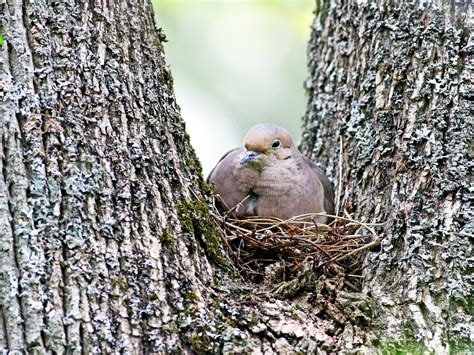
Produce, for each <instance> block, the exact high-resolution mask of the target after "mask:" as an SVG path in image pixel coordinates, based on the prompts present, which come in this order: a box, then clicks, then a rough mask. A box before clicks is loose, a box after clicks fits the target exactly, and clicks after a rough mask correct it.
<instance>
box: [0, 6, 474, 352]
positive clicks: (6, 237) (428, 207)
mask: <svg viewBox="0 0 474 355" xmlns="http://www.w3.org/2000/svg"><path fill="white" fill-rule="evenodd" d="M425 13H426V14H428V15H425ZM0 14H1V18H0V33H1V34H3V36H4V37H5V42H4V43H3V45H2V46H1V47H0V95H1V96H0V118H1V124H0V127H1V128H0V129H1V132H0V133H1V134H0V137H1V141H0V142H1V145H0V152H1V154H2V159H1V163H0V164H1V169H0V174H1V175H0V352H10V351H11V352H14V351H17V352H31V353H46V352H58V353H65V352H72V353H80V352H84V353H98V352H106V353H112V352H124V353H169V352H186V353H190V352H255V353H264V352H265V353H274V352H278V351H279V352H294V351H301V352H308V353H314V352H316V351H318V353H325V352H327V353H329V352H336V351H342V352H354V351H357V350H361V351H364V352H380V351H381V350H393V349H395V348H397V349H400V348H404V349H406V348H410V347H411V348H413V346H415V345H413V346H412V344H411V343H410V342H414V340H417V341H420V348H421V347H424V348H423V349H428V350H438V349H441V350H448V347H449V346H450V345H451V344H452V347H451V348H450V349H454V348H455V349H463V346H464V345H465V344H466V334H467V330H466V329H467V328H466V327H467V326H469V325H468V322H469V321H470V319H469V315H468V311H469V310H468V305H467V302H469V299H468V296H469V295H467V294H466V292H468V291H469V288H468V287H467V288H466V286H467V283H468V281H469V280H468V278H467V271H466V270H467V262H468V260H467V258H468V256H469V253H470V249H469V248H470V245H469V244H468V240H467V238H468V237H469V233H470V231H469V230H468V229H467V228H468V227H467V223H468V221H469V218H470V216H468V210H467V203H468V200H467V199H468V194H467V188H468V186H467V184H468V179H467V168H468V161H467V159H468V158H467V155H466V154H467V152H466V151H467V140H468V139H469V137H470V136H469V134H472V132H470V131H469V129H471V127H470V126H468V125H467V118H469V117H468V115H469V112H468V110H469V103H470V101H469V100H471V99H472V96H471V94H470V91H472V88H471V87H470V86H469V85H472V83H470V82H469V80H470V77H469V74H470V73H469V70H470V69H472V63H473V59H472V48H473V45H472V41H471V42H468V40H467V38H468V37H469V36H471V34H470V33H471V32H470V29H469V28H468V27H467V21H466V20H465V18H463V17H461V16H457V14H458V13H457V12H456V8H454V10H453V12H446V13H445V14H443V13H442V12H440V11H432V10H429V11H420V12H416V11H414V10H413V9H411V8H410V7H406V8H402V9H392V8H390V9H388V8H385V7H380V8H377V7H376V6H373V5H367V4H362V5H360V7H357V6H355V5H350V6H349V5H347V4H346V3H345V2H341V3H337V2H334V3H333V4H332V5H331V6H328V4H327V3H324V4H322V5H321V6H320V11H319V12H318V17H317V18H316V20H315V23H314V31H313V37H312V39H311V42H310V70H311V72H310V79H309V81H308V91H309V94H310V101H309V105H308V115H307V116H306V117H305V133H304V140H303V145H302V147H303V148H304V149H305V150H306V152H307V153H311V154H312V155H313V157H316V156H319V157H320V161H321V162H322V163H323V164H322V165H327V166H328V167H329V173H330V174H332V176H333V177H334V178H335V181H336V187H337V189H338V190H340V191H341V194H340V196H341V199H342V204H341V205H346V203H348V202H351V203H352V205H353V208H354V211H355V214H356V215H357V217H359V218H361V219H362V218H364V216H365V217H366V218H368V219H370V220H371V221H372V220H374V221H384V220H387V221H388V223H387V225H386V226H385V229H384V231H383V245H382V250H381V252H380V253H372V254H370V255H369V256H368V259H367V268H366V278H367V282H366V284H365V294H363V293H351V292H347V290H343V289H342V287H341V285H342V283H343V275H342V272H341V270H340V269H339V268H337V267H328V270H326V271H327V273H328V274H332V275H333V276H334V277H328V276H327V275H322V274H321V273H317V272H315V271H314V270H313V269H311V265H307V266H305V267H304V268H303V271H302V273H301V275H300V277H298V278H297V279H295V280H293V281H291V282H289V283H288V284H286V285H281V287H279V288H278V292H269V290H268V289H263V288H259V286H256V285H251V284H250V285H248V284H245V283H242V282H241V281H239V280H238V278H236V277H235V273H234V271H233V269H232V267H231V266H230V264H229V261H228V258H227V256H226V255H225V253H223V252H222V248H221V246H220V243H219V239H218V237H219V236H218V234H219V228H220V226H213V225H212V222H211V218H210V216H209V211H208V208H207V205H206V202H207V201H206V200H205V199H206V195H207V194H208V190H207V186H206V185H205V184H204V183H203V181H202V178H201V176H200V166H199V163H198V162H197V159H196V157H195V154H194V152H193V150H192V148H191V147H190V143H189V139H188V137H187V135H186V133H185V128H184V125H183V123H182V120H181V118H180V115H179V109H178V107H177V105H176V102H175V99H174V94H173V87H172V79H171V75H170V73H169V71H168V69H167V67H166V63H165V61H164V54H163V48H162V43H161V42H162V41H163V39H164V36H163V35H162V34H161V33H160V31H158V30H156V28H155V25H154V19H153V13H152V10H151V7H150V6H149V4H148V2H146V3H145V4H143V3H142V2H138V1H132V0H129V1H124V2H120V3H119V2H115V1H109V2H94V1H89V2H79V3H78V4H76V2H74V1H60V2H59V1H58V2H50V1H49V2H47V1H44V0H43V1H35V2H31V1H26V0H25V1H23V2H22V1H19V0H8V1H7V2H0ZM350 14H352V15H353V16H348V15H350ZM396 14H399V16H396ZM420 19H422V20H420ZM443 26H444V27H443ZM448 27H452V29H449V30H448ZM358 34H360V35H358ZM415 35H416V36H418V37H416V36H415ZM359 36H361V38H359ZM407 43H408V44H410V45H407ZM358 46H359V47H360V48H361V49H360V51H357V50H356V48H358ZM407 117H408V118H407ZM463 118H464V119H465V120H464V121H463ZM339 134H341V135H342V137H343V139H342V148H343V149H342V151H340V150H339V147H340V140H339ZM339 155H340V156H341V157H342V160H341V165H340V166H341V167H342V170H341V171H340V172H339V170H338V169H339V165H338V164H339V160H338V159H339ZM444 156H447V157H449V159H444V158H443V159H440V158H442V157H444ZM339 173H340V174H339ZM339 175H341V176H342V178H341V181H340V182H338V176H339ZM394 179H395V180H396V183H395V184H393V180H394ZM339 187H341V188H340V189H339ZM387 285H389V286H387ZM275 295H276V296H277V297H278V298H280V299H275ZM374 325H375V326H376V327H374ZM430 332H431V333H430ZM404 341H405V342H408V345H409V347H407V346H406V344H403V342H404ZM463 344H464V345H463ZM466 346H467V345H466ZM464 348H465V347H464Z"/></svg>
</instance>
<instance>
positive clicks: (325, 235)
mask: <svg viewBox="0 0 474 355" xmlns="http://www.w3.org/2000/svg"><path fill="white" fill-rule="evenodd" d="M217 198H219V196H217ZM213 205H214V206H213V208H212V211H211V214H212V216H213V218H214V219H215V222H216V224H217V225H219V226H220V227H221V232H222V233H221V235H222V236H223V238H224V243H225V245H226V246H227V249H228V251H229V253H230V254H231V256H232V257H233V259H234V261H235V264H236V265H237V267H238V268H239V270H240V272H241V274H242V275H243V276H244V277H245V278H246V279H250V280H251V281H254V282H265V281H268V279H269V278H270V277H271V278H272V280H271V281H270V282H272V283H275V282H280V281H288V280H290V279H292V278H294V277H295V276H296V275H297V274H298V272H299V271H301V270H302V269H303V268H304V266H305V265H308V263H311V264H312V265H313V267H312V268H313V270H314V269H319V270H334V267H336V268H339V269H340V268H343V269H344V271H345V273H348V274H351V275H352V276H353V277H359V276H358V274H360V271H361V267H362V260H363V253H362V252H363V251H364V250H368V249H371V248H374V247H376V246H378V245H380V242H379V237H378V235H377V234H376V232H375V230H374V228H375V227H376V226H380V225H381V224H380V223H367V222H365V221H364V222H361V221H356V220H355V219H353V218H352V216H351V215H350V214H349V213H348V212H347V209H346V210H344V216H343V217H342V216H333V215H326V214H323V213H311V214H305V215H300V216H295V217H292V218H290V219H288V220H281V219H278V218H274V217H246V218H236V217H235V216H234V215H233V214H232V210H231V211H229V212H226V213H221V212H219V209H218V208H216V206H215V204H213ZM318 216H328V217H329V218H330V219H331V222H330V223H329V224H327V225H326V224H319V223H316V222H315V218H316V217H318ZM323 272H324V271H323ZM276 275H277V276H276ZM275 277H276V279H275Z"/></svg>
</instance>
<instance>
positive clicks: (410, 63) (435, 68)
mask: <svg viewBox="0 0 474 355" xmlns="http://www.w3.org/2000/svg"><path fill="white" fill-rule="evenodd" d="M394 3H395V2H392V1H379V2H372V1H344V0H339V1H320V2H319V3H318V5H319V7H318V10H317V13H318V14H317V17H316V19H315V21H314V24H313V32H312V36H311V40H310V45H309V70H310V73H309V78H308V80H307V83H306V86H307V90H308V94H309V102H308V109H307V114H306V115H305V118H304V132H303V142H302V148H303V150H304V151H305V152H306V153H307V154H308V155H309V156H312V157H314V158H315V159H318V160H319V161H320V162H321V164H322V165H323V166H327V167H328V172H329V173H330V174H331V175H332V177H333V180H334V182H335V185H336V190H337V191H338V192H339V196H340V200H341V204H340V210H341V211H342V210H343V209H344V208H345V207H347V206H348V205H352V209H353V211H354V214H355V216H356V218H358V219H359V220H361V219H367V220H369V221H372V222H373V221H378V222H386V224H385V226H384V228H383V233H382V237H383V238H382V246H381V250H380V251H379V252H374V253H370V254H369V255H368V257H367V259H366V268H365V277H366V282H365V284H364V293H365V294H367V295H368V296H370V297H371V298H373V299H374V300H376V301H377V304H378V307H377V308H378V311H377V315H376V317H375V319H374V320H373V324H372V327H373V329H372V330H371V332H373V334H374V335H375V336H374V342H373V343H372V345H373V346H377V347H379V348H380V349H388V350H390V349H392V350H394V349H396V348H397V349H403V350H405V351H408V350H411V351H416V352H418V351H422V350H423V351H435V352H442V353H447V352H449V351H451V352H457V351H462V350H465V351H468V349H469V348H470V347H472V341H473V339H472V334H473V329H474V328H473V322H472V276H471V275H470V272H471V270H472V237H473V212H472V207H471V206H472V204H471V203H472V181H471V177H470V169H471V168H472V137H473V133H474V132H473V127H472V117H473V112H474V110H473V109H474V104H473V89H474V83H473V77H474V70H473V69H474V36H473V32H472V29H473V28H472V27H473V17H472V7H471V5H469V4H468V3H469V2H456V1H435V0H433V1H423V2H412V4H411V5H410V4H407V3H406V2H405V3H404V4H400V3H402V2H397V3H398V4H394ZM420 3H421V4H420ZM470 144H471V146H470ZM470 265H471V266H470ZM470 350H471V351H472V348H470Z"/></svg>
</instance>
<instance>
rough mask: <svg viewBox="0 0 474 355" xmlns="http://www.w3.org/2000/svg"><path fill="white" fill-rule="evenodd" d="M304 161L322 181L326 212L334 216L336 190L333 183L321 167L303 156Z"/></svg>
mask: <svg viewBox="0 0 474 355" xmlns="http://www.w3.org/2000/svg"><path fill="white" fill-rule="evenodd" d="M303 160H304V161H305V163H306V164H307V165H308V166H309V167H311V169H313V171H314V172H315V173H316V175H317V177H318V178H319V181H321V184H322V185H323V190H324V210H325V211H326V213H327V214H334V189H333V187H332V183H331V181H329V179H328V177H327V176H326V174H325V173H324V171H323V170H322V169H321V168H320V167H319V166H317V165H316V164H315V163H314V162H313V161H312V160H310V159H308V158H307V157H305V156H303Z"/></svg>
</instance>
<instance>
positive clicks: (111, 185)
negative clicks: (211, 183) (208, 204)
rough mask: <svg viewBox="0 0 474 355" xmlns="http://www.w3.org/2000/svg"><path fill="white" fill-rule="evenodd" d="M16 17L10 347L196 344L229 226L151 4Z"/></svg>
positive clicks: (3, 208)
mask: <svg viewBox="0 0 474 355" xmlns="http://www.w3.org/2000/svg"><path fill="white" fill-rule="evenodd" d="M0 13H1V31H0V33H1V34H2V35H3V37H4V43H3V45H2V46H1V47H0V95H1V97H0V118H1V124H0V137H1V141H0V142H1V145H0V154H2V160H1V162H0V166H1V169H0V353H2V351H13V350H19V351H20V350H21V351H26V352H29V353H30V352H31V353H33V352H39V353H42V352H45V351H55V352H57V353H65V352H74V353H76V352H80V351H83V352H85V353H87V352H105V353H110V352H118V351H121V350H128V351H130V352H133V353H138V352H143V351H147V350H150V349H154V350H170V349H179V348H182V347H183V342H181V340H180V338H179V336H178V332H177V331H174V332H173V331H170V329H168V328H167V327H170V324H172V322H174V321H175V320H176V318H177V317H178V314H179V313H180V312H182V311H183V310H184V309H185V308H186V307H188V306H189V304H190V302H191V301H185V300H184V298H185V295H187V294H192V293H193V292H195V293H196V295H197V296H196V297H198V296H199V295H200V287H199V286H200V285H202V284H203V283H206V282H209V281H210V280H211V278H210V277H211V269H210V265H209V262H208V259H207V258H206V257H205V254H204V249H205V248H203V247H202V246H201V244H204V240H201V239H199V238H209V239H210V240H206V243H207V244H208V245H209V244H212V243H214V244H215V242H216V240H212V238H216V235H215V234H213V233H208V234H207V235H204V234H203V233H200V232H199V233H198V232H196V236H191V235H190V233H191V232H193V231H194V228H196V230H198V228H199V225H196V226H194V224H193V223H195V220H197V219H198V218H199V219H201V218H205V217H206V213H207V210H206V208H201V209H196V210H195V211H193V210H191V209H190V207H193V206H198V207H199V206H201V205H200V204H199V202H196V203H195V204H194V202H195V201H200V200H201V199H202V194H201V185H202V180H201V177H200V171H201V168H200V166H199V163H197V159H196V157H195V154H194V152H193V150H192V149H191V148H190V144H189V139H188V136H187V135H186V133H185V130H184V125H183V123H182V120H181V118H180V116H179V112H178V110H177V105H176V102H175V98H174V93H173V87H172V79H171V76H170V73H169V71H168V69H167V67H166V64H165V61H164V55H163V49H162V44H161V41H162V40H163V38H164V37H163V36H162V35H161V34H160V32H159V31H157V30H156V28H155V24H154V16H153V12H152V9H151V5H150V4H149V3H148V2H142V1H121V2H119V1H112V2H108V1H105V2H102V1H100V2H96V1H81V2H79V3H78V2H76V1H55V2H51V1H34V2H33V1H23V2H22V1H18V0H8V1H7V2H0ZM193 201H194V202H193ZM201 204H202V202H201ZM204 206H205V205H204ZM188 207H189V208H188ZM180 214H181V216H180ZM183 216H184V217H186V218H187V220H186V221H187V223H188V224H189V225H184V223H183V222H182V221H183V219H182V218H183ZM200 223H202V225H203V226H204V225H205V221H203V222H200ZM196 299H197V298H196ZM192 303H193V304H194V303H197V301H192Z"/></svg>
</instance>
